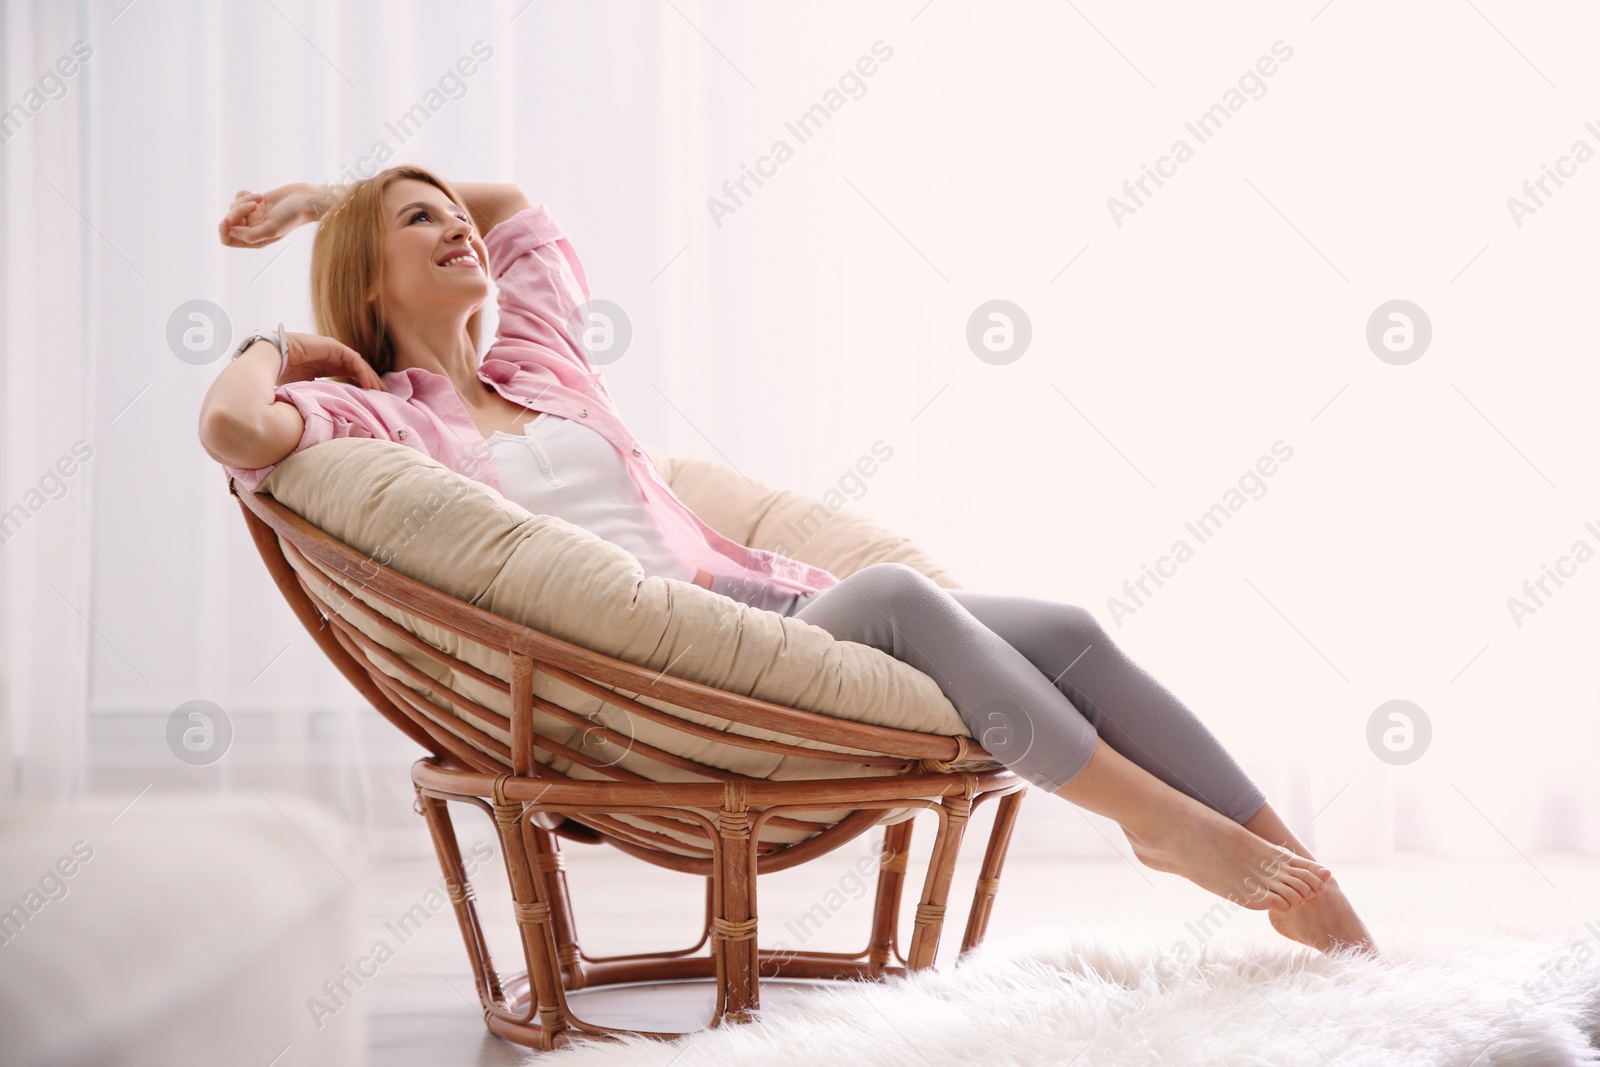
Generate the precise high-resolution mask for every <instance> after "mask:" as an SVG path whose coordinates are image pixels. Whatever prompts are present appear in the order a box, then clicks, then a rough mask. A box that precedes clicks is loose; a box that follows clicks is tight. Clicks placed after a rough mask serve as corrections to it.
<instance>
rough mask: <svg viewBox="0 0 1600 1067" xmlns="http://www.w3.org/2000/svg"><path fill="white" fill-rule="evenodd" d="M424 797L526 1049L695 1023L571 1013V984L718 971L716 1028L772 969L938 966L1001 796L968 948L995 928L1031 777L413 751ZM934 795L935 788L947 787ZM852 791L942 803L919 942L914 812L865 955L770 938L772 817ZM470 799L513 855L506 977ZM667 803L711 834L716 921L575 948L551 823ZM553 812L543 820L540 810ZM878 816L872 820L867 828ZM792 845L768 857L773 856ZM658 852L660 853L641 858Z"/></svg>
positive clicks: (888, 863) (743, 1013)
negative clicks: (970, 840)
mask: <svg viewBox="0 0 1600 1067" xmlns="http://www.w3.org/2000/svg"><path fill="white" fill-rule="evenodd" d="M411 777H412V781H413V783H414V784H415V786H416V790H417V798H418V803H417V807H418V809H419V810H420V811H421V813H422V815H423V816H424V817H425V818H426V820H427V823H428V829H429V832H430V834H431V835H432V838H433V843H434V847H435V849H436V851H437V853H438V857H439V864H440V868H441V869H442V871H443V873H444V878H445V884H446V887H447V890H448V892H449V895H450V899H451V901H452V903H453V904H454V906H455V912H456V918H457V920H458V921H459V923H460V926H461V934H462V938H463V940H464V941H465V943H466V948H467V957H468V960H469V961H470V963H471V965H472V970H473V977H474V979H475V982H476V985H477V988H478V997H479V1000H480V1003H481V1004H482V1007H483V1012H484V1020H485V1022H486V1023H487V1024H488V1027H489V1029H490V1031H491V1032H493V1033H495V1034H498V1035H499V1036H501V1037H503V1038H505V1039H506V1040H508V1041H511V1042H514V1043H516V1044H518V1045H524V1046H527V1047H530V1048H537V1049H543V1050H551V1049H555V1048H558V1047H561V1046H563V1045H565V1044H568V1043H570V1042H573V1041H580V1040H606V1039H611V1038H619V1037H623V1036H629V1035H636V1036H642V1037H652V1038H660V1039H671V1038H677V1037H682V1036H684V1035H685V1034H686V1033H693V1032H695V1031H692V1030H691V1031H679V1032H667V1031H653V1030H641V1029H626V1028H622V1027H615V1026H604V1025H600V1024H598V1023H594V1022H590V1021H587V1020H585V1019H583V1018H581V1017H579V1015H578V1014H577V1013H576V1012H575V1011H574V1009H573V1006H572V1004H571V1003H570V1001H569V998H568V996H567V994H568V993H571V992H576V991H578V990H595V989H602V988H606V987H611V986H622V985H628V984H633V983H639V982H652V981H673V980H683V979H701V980H711V981H712V982H714V983H715V991H716V1000H715V1007H714V1009H713V1013H712V1017H711V1020H710V1023H709V1024H708V1028H715V1027H720V1026H723V1025H727V1024H729V1023H738V1022H748V1021H750V1019H751V1017H752V1016H751V1013H752V1012H754V1011H755V1010H757V1009H758V1008H759V1007H760V984H761V980H762V979H764V978H765V979H775V978H781V979H796V978H798V979H825V980H862V979H881V978H885V977H888V976H891V975H902V974H906V973H908V972H910V971H916V970H920V969H923V968H927V967H932V966H933V965H934V962H935V958H936V956H937V953H938V947H939V939H940V934H941V933H942V931H943V928H944V912H945V905H946V903H947V902H948V900H949V896H950V885H951V881H952V877H953V875H954V870H955V863H956V859H957V856H958V854H959V852H960V848H961V843H962V839H963V836H964V834H965V830H966V826H967V823H968V821H969V819H970V817H971V814H972V812H973V811H974V810H975V809H976V808H977V807H978V805H980V804H982V803H983V802H984V801H986V800H989V799H991V798H994V799H998V801H999V806H998V807H997V808H996V810H995V819H994V825H993V828H992V829H991V831H990V834H989V841H988V846H987V849H986V850H985V853H984V858H983V864H982V867H981V869H980V870H979V873H978V878H977V885H976V888H975V891H974V894H973V900H972V907H971V909H970V910H969V912H968V916H967V926H966V932H965V934H964V935H963V937H962V940H961V952H962V953H963V954H964V953H966V952H968V951H969V950H970V949H972V948H973V947H974V946H976V945H977V944H978V943H979V942H980V941H981V940H982V939H983V936H984V932H985V930H986V929H987V927H988V922H989V915H990V912H991V910H992V908H993V906H994V898H995V894H996V892H997V891H998V889H999V884H1000V871H1001V868H1002V867H1003V865H1004V863H1005V854H1006V847H1007V845H1008V843H1009V842H1010V838H1011V831H1012V828H1013V826H1014V825H1015V822H1016V817H1017V813H1018V809H1019V807H1020V804H1021V800H1022V797H1023V795H1024V793H1023V791H1024V789H1025V788H1026V783H1025V782H1024V781H1023V780H1022V779H1020V778H1018V777H1017V776H1016V775H1014V774H1013V773H1011V772H1010V771H1007V770H1005V769H1003V768H1001V769H996V770H988V771H981V772H970V771H948V772H933V773H924V774H915V775H905V776H900V777H895V778H880V777H874V778H864V779H860V780H858V781H856V782H852V783H850V784H849V785H848V786H846V787H845V789H844V791H841V782H840V781H839V780H838V779H829V780H827V781H818V782H815V783H809V782H794V781H788V782H762V781H739V782H726V783H714V782H713V783H706V784H699V783H661V784H657V783H614V782H578V781H571V780H563V779H545V778H529V777H518V776H513V775H505V774H501V775H491V774H485V773H483V772H481V771H473V770H468V769H465V768H462V767H460V766H458V765H454V766H453V765H451V764H449V763H448V762H446V761H444V760H442V759H440V758H438V757H429V758H426V759H421V760H418V761H417V762H416V763H415V764H414V765H413V766H412V771H411ZM930 798H939V799H937V800H934V799H930ZM824 800H825V801H826V802H828V803H831V804H841V802H842V803H843V804H847V805H848V806H850V807H853V808H859V809H861V811H862V813H863V814H866V815H868V816H869V817H873V813H874V812H875V811H876V810H878V809H886V808H895V809H904V808H908V807H911V808H915V807H923V808H931V809H933V810H934V811H935V812H937V813H938V816H939V828H938V832H937V834H936V835H935V838H934V843H933V850H932V854H931V855H930V857H929V860H928V870H927V875H926V877H925V878H924V881H923V890H922V898H921V900H920V902H919V903H918V904H917V907H916V919H915V922H914V924H913V928H912V929H913V933H912V937H911V944H910V946H909V949H908V950H906V951H904V952H902V950H901V948H900V944H899V935H898V930H899V917H900V906H901V900H902V897H903V896H904V892H905V888H906V884H907V882H908V879H907V877H906V870H907V861H908V857H909V852H910V846H911V829H912V822H913V820H912V819H907V820H905V821H902V822H899V823H896V824H894V825H891V826H887V827H884V830H883V832H884V848H883V852H882V854H881V856H880V858H879V867H878V881H877V893H876V898H875V901H874V904H873V912H872V923H871V930H870V931H869V935H868V939H867V944H866V947H865V948H863V949H861V950H860V951H859V952H854V953H848V952H819V951H802V950H789V949H760V948H758V945H757V935H758V922H757V912H756V886H757V880H758V878H759V876H760V875H761V874H765V873H769V871H770V870H775V869H780V868H781V867H783V866H787V864H780V863H777V862H773V863H770V864H769V863H767V862H764V861H766V860H767V858H768V857H767V856H766V855H763V854H760V853H758V851H757V849H756V848H755V847H754V842H756V841H758V840H759V839H760V830H761V823H762V822H763V821H765V820H766V819H768V818H771V817H773V816H774V815H776V814H777V813H779V812H782V811H786V810H787V811H797V810H804V809H805V808H806V807H807V806H808V805H810V806H811V807H813V808H814V807H815V806H816V803H817V802H818V801H824ZM452 801H454V802H458V803H466V804H471V805H473V806H476V807H478V808H480V809H482V810H483V811H485V812H486V813H487V814H488V815H490V817H491V818H493V819H494V821H495V825H496V828H497V831H498V834H499V838H500V845H501V848H502V850H503V855H504V857H505V864H506V873H507V876H508V878H509V880H510V883H511V894H512V900H513V902H514V904H513V907H514V909H515V912H516V920H517V928H518V934H519V940H520V943H521V949H522V956H523V960H522V961H521V962H523V963H524V965H525V967H524V969H523V970H521V971H518V972H516V973H509V974H501V973H500V972H499V971H497V970H496V968H495V965H494V962H493V960H492V959H491V957H490V953H489V947H488V943H487V940H486V938H485V936H484V932H483V926H482V923H481V922H480V919H479V915H478V909H477V901H476V896H475V893H474V891H473V887H472V884H471V881H470V879H469V878H468V876H467V874H466V871H465V868H464V866H463V863H462V858H461V849H460V845H459V842H458V839H457V837H456V830H455V825H454V822H453V820H452V818H451V815H450V812H449V803H450V802H452ZM624 812H627V813H635V814H657V815H659V814H662V813H666V812H670V813H671V814H672V815H673V816H674V817H676V818H679V819H686V820H688V821H690V822H692V823H694V824H696V825H699V826H701V828H702V830H703V832H704V833H705V835H706V838H707V841H708V844H709V845H710V847H711V850H712V851H711V858H710V860H709V861H708V863H707V870H706V872H705V876H706V909H705V922H704V924H703V926H702V928H701V932H700V937H699V940H698V941H697V942H696V943H695V944H693V945H691V946H689V947H688V948H685V949H680V950H672V951H662V952H654V953H640V954H636V955H627V956H610V957H603V958H596V957H591V956H588V955H585V954H584V952H583V951H582V949H581V948H580V946H579V942H578V936H577V930H576V927H575V924H574V921H573V914H572V907H571V901H570V898H569V896H568V892H567V880H566V871H565V855H564V854H563V853H562V851H561V849H560V843H559V837H561V836H573V835H571V834H564V833H562V832H561V830H559V829H558V830H555V831H552V830H550V829H546V825H548V824H556V820H557V818H560V817H564V818H565V820H566V821H564V822H561V823H559V824H558V825H559V826H566V827H571V826H573V824H577V827H578V828H581V827H582V826H583V824H584V821H585V819H586V817H591V818H592V817H599V818H600V819H603V818H604V817H605V816H607V815H615V814H618V813H624ZM540 813H548V817H539V816H540ZM870 825H871V824H870V823H866V824H864V825H863V828H862V831H861V832H865V830H866V828H867V827H868V826H870ZM778 856H781V853H779V854H776V855H775V856H774V857H773V858H774V860H776V859H777V857H778ZM644 858H646V859H649V858H651V857H649V856H645V857H644Z"/></svg>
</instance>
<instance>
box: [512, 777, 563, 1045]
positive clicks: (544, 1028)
mask: <svg viewBox="0 0 1600 1067" xmlns="http://www.w3.org/2000/svg"><path fill="white" fill-rule="evenodd" d="M506 777H510V776H509V775H507V776H506ZM498 792H499V790H498V789H496V793H497V794H498ZM494 821H495V824H496V825H497V826H498V827H499V829H500V847H501V848H502V849H504V850H505V858H506V873H507V875H509V877H510V881H511V899H512V902H513V906H514V908H515V910H516V916H517V929H518V931H519V932H520V933H521V935H522V951H523V955H524V956H525V957H526V959H527V961H528V985H529V995H530V996H531V998H532V1001H533V1002H532V1003H530V1004H529V1006H528V1018H527V1019H526V1020H525V1022H526V1023H528V1024H531V1025H536V1026H538V1027H539V1042H540V1047H541V1048H543V1049H544V1050H545V1051H547V1052H548V1051H550V1050H551V1049H553V1048H555V1047H556V1037H557V1035H558V1034H559V1033H560V1031H562V1030H565V1029H566V1028H567V1020H566V1015H565V1012H564V1011H563V1010H562V1004H563V1002H562V1000H561V993H562V987H561V964H560V962H559V961H558V959H557V956H556V944H555V935H554V933H553V932H552V930H551V909H550V904H549V902H548V901H547V900H545V899H543V892H544V886H543V879H541V878H539V877H537V876H536V874H535V872H534V870H533V865H532V863H531V862H530V860H529V856H528V847H527V842H526V841H525V840H524V838H523V834H522V825H523V820H522V804H521V802H520V801H515V800H502V799H500V798H499V796H498V795H497V796H496V799H495V801H494ZM536 844H537V842H536ZM534 1015H537V1016H538V1019H537V1021H536V1022H535V1021H534V1019H533V1016H534Z"/></svg>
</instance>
